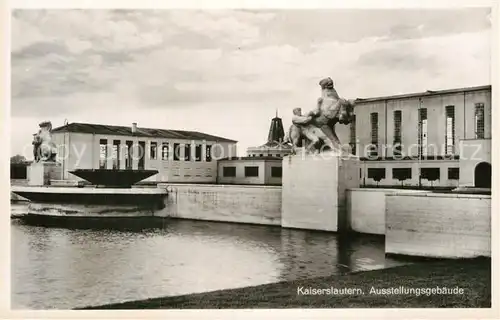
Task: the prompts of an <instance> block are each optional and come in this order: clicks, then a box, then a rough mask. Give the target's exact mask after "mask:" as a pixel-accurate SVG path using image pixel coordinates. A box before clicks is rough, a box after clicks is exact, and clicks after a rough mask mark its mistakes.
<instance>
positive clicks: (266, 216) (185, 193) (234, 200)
mask: <svg viewBox="0 0 500 320" xmlns="http://www.w3.org/2000/svg"><path fill="white" fill-rule="evenodd" d="M159 186H160V187H166V188H167V190H168V191H169V195H168V197H167V200H166V207H165V209H164V210H162V211H160V212H158V213H157V215H158V216H164V217H172V218H183V219H195V220H208V221H223V222H239V223H252V224H265V225H276V226H280V225H281V187H280V186H255V185H253V186H252V185H215V184H212V185H211V184H168V185H167V184H165V185H163V184H159Z"/></svg>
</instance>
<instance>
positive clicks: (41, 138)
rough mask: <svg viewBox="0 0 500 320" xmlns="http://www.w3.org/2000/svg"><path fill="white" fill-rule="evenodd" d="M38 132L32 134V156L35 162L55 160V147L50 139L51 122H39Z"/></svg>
mask: <svg viewBox="0 0 500 320" xmlns="http://www.w3.org/2000/svg"><path fill="white" fill-rule="evenodd" d="M39 127H40V129H39V130H38V133H35V134H33V142H32V144H33V156H34V158H35V162H55V161H56V155H57V147H56V145H55V143H54V142H53V141H52V135H51V131H52V123H51V122H50V121H44V122H42V123H40V124H39Z"/></svg>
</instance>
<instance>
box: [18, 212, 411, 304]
mask: <svg viewBox="0 0 500 320" xmlns="http://www.w3.org/2000/svg"><path fill="white" fill-rule="evenodd" d="M11 235H12V275H11V277H12V307H13V308H15V309H22V308H30V309H49V308H56V309H69V308H75V307H83V306H87V305H99V304H105V303H113V302H120V301H125V300H135V299H145V298H150V297H157V296H169V295H179V294H187V293H193V292H204V291H210V290H217V289H224V288H236V287H243V286H249V285H258V284H263V283H270V282H276V281H282V280H294V279H303V278H308V277H317V276H326V275H331V274H339V273H344V272H349V271H358V270H368V269H374V268H382V267H384V266H392V265H397V264H400V263H401V262H398V261H395V260H391V259H387V258H385V255H384V242H383V238H379V237H355V238H351V239H347V240H345V239H340V240H339V239H338V237H337V236H336V235H335V234H332V233H325V232H312V231H300V230H290V229H281V228H279V227H267V226H253V225H240V224H231V223H214V222H204V221H189V220H175V219H172V220H169V221H168V224H167V225H166V227H165V228H164V229H161V230H160V229H155V230H148V231H142V232H123V231H112V230H69V229H57V228H43V227H32V226H25V225H22V224H20V223H19V222H18V221H17V220H12V226H11Z"/></svg>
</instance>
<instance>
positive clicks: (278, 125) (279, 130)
mask: <svg viewBox="0 0 500 320" xmlns="http://www.w3.org/2000/svg"><path fill="white" fill-rule="evenodd" d="M284 138H285V130H284V129H283V122H282V121H281V118H278V117H274V118H273V119H272V120H271V127H269V134H268V135H267V143H270V142H281V141H283V139H284Z"/></svg>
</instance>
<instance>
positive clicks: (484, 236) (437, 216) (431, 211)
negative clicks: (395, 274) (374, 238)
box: [385, 193, 491, 258]
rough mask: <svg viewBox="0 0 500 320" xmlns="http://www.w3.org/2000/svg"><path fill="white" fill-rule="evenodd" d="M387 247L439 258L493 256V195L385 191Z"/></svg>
mask: <svg viewBox="0 0 500 320" xmlns="http://www.w3.org/2000/svg"><path fill="white" fill-rule="evenodd" d="M385 251H386V253H392V254H403V255H412V256H425V257H439V258H470V257H476V256H488V257H490V256H491V196H486V195H472V194H444V193H420V194H417V193H415V194H408V193H405V194H403V193H393V194H387V195H386V237H385Z"/></svg>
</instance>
